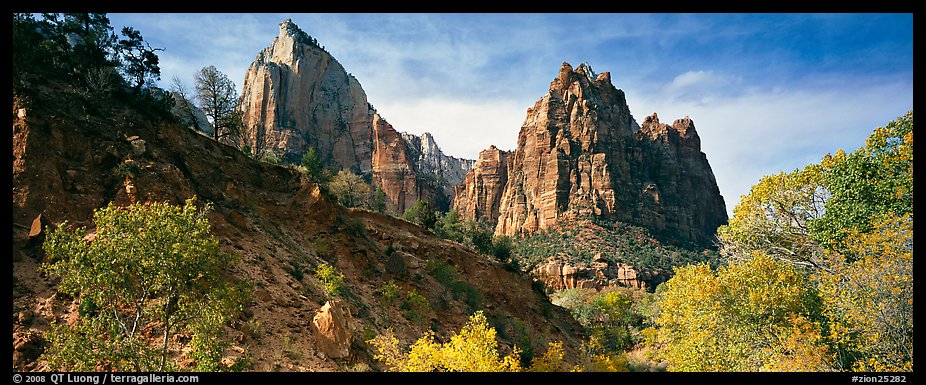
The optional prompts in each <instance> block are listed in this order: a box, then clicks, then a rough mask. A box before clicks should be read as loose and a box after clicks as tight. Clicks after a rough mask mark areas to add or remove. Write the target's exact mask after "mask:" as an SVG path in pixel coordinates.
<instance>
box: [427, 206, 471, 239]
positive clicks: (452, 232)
mask: <svg viewBox="0 0 926 385" xmlns="http://www.w3.org/2000/svg"><path fill="white" fill-rule="evenodd" d="M434 230H435V231H436V232H437V235H440V236H441V237H443V238H446V239H452V240H454V241H457V242H463V241H464V240H465V236H466V233H465V231H466V230H465V228H464V226H463V222H462V221H461V219H460V214H459V213H458V212H457V211H456V210H450V211H447V212H446V213H444V214H443V215H441V216H440V218H438V220H437V223H436V224H435V226H434Z"/></svg>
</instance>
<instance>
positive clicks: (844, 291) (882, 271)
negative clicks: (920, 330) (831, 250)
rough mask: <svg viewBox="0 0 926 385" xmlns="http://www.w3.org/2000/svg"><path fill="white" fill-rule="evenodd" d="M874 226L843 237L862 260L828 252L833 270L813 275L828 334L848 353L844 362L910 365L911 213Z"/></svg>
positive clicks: (895, 367)
mask: <svg viewBox="0 0 926 385" xmlns="http://www.w3.org/2000/svg"><path fill="white" fill-rule="evenodd" d="M874 227H875V230H874V231H870V232H867V233H860V232H858V231H853V232H851V233H850V235H849V236H848V237H847V239H845V240H844V244H846V245H847V246H848V250H849V252H851V253H853V254H854V255H856V256H861V258H860V259H858V260H856V261H854V262H846V258H845V257H844V256H842V255H838V254H830V255H828V257H829V258H830V260H831V264H832V265H833V266H834V269H833V271H832V272H827V271H822V272H820V273H818V274H817V275H816V279H817V280H819V282H820V291H821V294H822V297H823V299H824V302H823V305H824V309H823V312H824V315H826V317H827V318H828V319H829V320H830V324H831V326H830V333H829V335H828V336H827V337H828V338H829V339H830V340H831V341H832V342H833V343H834V344H836V345H837V346H839V347H840V348H841V350H843V351H846V352H847V355H850V357H845V360H844V361H846V362H845V364H846V365H851V367H850V368H851V369H852V370H858V371H899V370H908V369H912V365H913V218H912V216H911V215H909V214H907V215H904V216H892V215H888V216H886V217H885V218H883V219H880V220H878V221H876V222H875V224H874ZM856 358H862V359H856Z"/></svg>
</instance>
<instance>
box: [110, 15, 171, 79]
mask: <svg viewBox="0 0 926 385" xmlns="http://www.w3.org/2000/svg"><path fill="white" fill-rule="evenodd" d="M122 35H123V36H125V37H124V38H122V39H119V43H118V48H119V55H120V57H121V61H122V70H123V71H124V72H125V74H126V76H127V77H128V78H129V79H132V81H133V82H134V87H135V92H138V91H140V90H141V89H142V87H143V86H144V85H145V82H146V81H152V82H154V81H158V80H160V79H161V68H160V67H159V66H158V64H159V63H160V60H159V59H158V55H157V54H156V53H155V52H157V51H163V50H164V49H163V48H153V47H151V44H148V42H146V41H145V40H144V39H143V38H142V36H141V32H139V31H138V30H137V29H135V28H132V27H123V28H122Z"/></svg>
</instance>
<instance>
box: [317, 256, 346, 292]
mask: <svg viewBox="0 0 926 385" xmlns="http://www.w3.org/2000/svg"><path fill="white" fill-rule="evenodd" d="M315 279H316V280H318V287H319V288H320V289H322V292H324V293H325V297H328V298H332V297H340V296H341V294H342V293H341V290H342V289H343V287H344V274H341V273H339V272H338V269H337V268H336V267H334V266H332V265H329V264H327V263H323V264H321V265H318V267H317V268H315Z"/></svg>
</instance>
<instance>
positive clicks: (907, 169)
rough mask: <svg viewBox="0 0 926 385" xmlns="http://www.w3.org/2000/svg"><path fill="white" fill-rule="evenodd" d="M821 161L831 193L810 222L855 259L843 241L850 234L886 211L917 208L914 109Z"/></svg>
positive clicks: (870, 226) (820, 236) (824, 240)
mask: <svg viewBox="0 0 926 385" xmlns="http://www.w3.org/2000/svg"><path fill="white" fill-rule="evenodd" d="M822 167H823V168H824V169H825V170H826V172H825V173H824V180H825V183H826V187H827V189H828V190H829V192H830V193H831V196H830V197H829V199H828V200H827V201H826V212H825V213H824V214H823V215H822V217H820V219H819V220H817V221H814V222H813V223H812V224H811V229H812V230H813V238H814V240H816V241H818V242H819V243H821V244H822V245H823V246H825V247H826V248H828V249H830V250H836V251H839V252H841V253H843V254H846V256H847V257H849V259H850V260H851V259H854V256H852V255H851V254H849V250H848V248H847V247H842V246H841V245H840V241H841V240H842V239H845V237H846V236H847V235H848V234H850V233H852V232H854V231H861V232H868V231H873V230H875V229H876V228H877V226H876V225H877V223H878V220H877V219H875V220H872V219H873V218H880V217H882V216H883V215H885V214H890V215H898V216H902V215H904V214H912V213H913V111H910V112H907V113H906V114H905V115H903V116H901V117H899V118H897V119H896V120H894V121H892V122H890V123H888V124H887V125H885V126H884V127H881V128H878V129H875V131H874V132H873V133H872V134H871V135H870V136H869V137H868V139H866V141H865V146H863V147H861V148H859V149H858V150H856V151H855V152H854V153H852V154H849V155H846V154H845V153H843V152H842V151H839V152H837V153H836V155H834V156H831V157H830V156H827V157H826V158H825V159H824V160H823V162H822Z"/></svg>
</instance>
